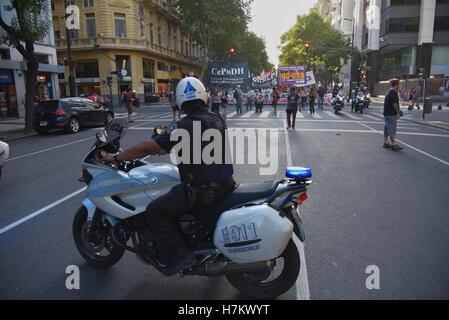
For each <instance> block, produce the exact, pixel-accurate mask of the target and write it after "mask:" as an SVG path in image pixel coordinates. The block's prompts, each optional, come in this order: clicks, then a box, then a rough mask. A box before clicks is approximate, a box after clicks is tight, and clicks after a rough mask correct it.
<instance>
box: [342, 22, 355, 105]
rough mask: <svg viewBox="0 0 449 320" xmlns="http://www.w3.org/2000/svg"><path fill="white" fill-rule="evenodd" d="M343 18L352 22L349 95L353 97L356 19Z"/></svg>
mask: <svg viewBox="0 0 449 320" xmlns="http://www.w3.org/2000/svg"><path fill="white" fill-rule="evenodd" d="M343 20H346V21H351V22H352V40H351V66H350V70H349V97H351V94H352V74H353V72H352V69H353V61H354V33H355V26H354V20H352V19H348V18H343Z"/></svg>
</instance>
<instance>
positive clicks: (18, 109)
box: [0, 0, 64, 118]
mask: <svg viewBox="0 0 449 320" xmlns="http://www.w3.org/2000/svg"><path fill="white" fill-rule="evenodd" d="M11 8H12V7H11V1H10V0H0V15H1V16H2V18H3V20H4V21H5V22H6V23H10V22H11V19H12V18H13V17H14V16H15V14H16V13H15V11H14V10H11ZM47 12H48V19H49V20H51V10H50V0H48V11H47ZM1 32H5V31H4V30H3V29H2V28H1V27H0V33H1ZM34 51H35V53H36V56H37V58H38V60H39V62H40V63H39V69H38V76H37V81H38V84H37V91H36V94H37V95H39V98H40V99H43V100H45V99H53V98H59V86H58V73H63V72H64V68H63V67H60V66H58V63H57V58H56V48H55V43H54V38H53V27H52V26H51V25H50V26H49V29H48V32H47V34H46V35H45V36H44V37H43V39H41V40H40V41H38V42H36V43H35V44H34ZM25 72H26V62H25V61H24V59H23V57H22V55H21V54H20V53H19V52H18V51H17V49H15V48H14V47H9V46H7V45H6V44H5V43H0V118H4V117H24V116H25V94H26V90H25Z"/></svg>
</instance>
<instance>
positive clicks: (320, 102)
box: [318, 85, 326, 110]
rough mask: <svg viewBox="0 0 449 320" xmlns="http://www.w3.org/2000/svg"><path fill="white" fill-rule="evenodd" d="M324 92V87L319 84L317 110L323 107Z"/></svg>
mask: <svg viewBox="0 0 449 320" xmlns="http://www.w3.org/2000/svg"><path fill="white" fill-rule="evenodd" d="M325 94H326V88H325V87H324V86H323V85H320V87H319V88H318V110H323V109H324V95H325Z"/></svg>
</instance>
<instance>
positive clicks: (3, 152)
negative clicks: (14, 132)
mask: <svg viewBox="0 0 449 320" xmlns="http://www.w3.org/2000/svg"><path fill="white" fill-rule="evenodd" d="M0 139H1V138H0ZM8 158H9V145H8V144H7V143H6V142H3V141H0V178H1V177H2V168H3V166H4V165H5V163H6V161H7V160H8Z"/></svg>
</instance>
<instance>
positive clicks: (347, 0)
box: [331, 0, 355, 90]
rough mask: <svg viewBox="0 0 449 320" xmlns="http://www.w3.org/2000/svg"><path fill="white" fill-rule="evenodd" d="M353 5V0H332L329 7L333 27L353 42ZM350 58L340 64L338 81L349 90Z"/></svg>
mask: <svg viewBox="0 0 449 320" xmlns="http://www.w3.org/2000/svg"><path fill="white" fill-rule="evenodd" d="M354 5H355V2H354V0H333V1H332V9H331V12H332V20H331V23H332V25H333V27H334V28H335V29H336V30H339V31H341V32H342V33H343V34H344V35H345V36H346V37H347V39H348V41H349V42H350V43H353V41H354V38H355V37H354V32H355V17H354ZM352 60H353V59H352V58H351V59H349V61H348V63H347V64H345V65H343V66H342V68H341V70H340V74H339V82H340V83H343V85H344V87H345V89H346V90H349V87H350V81H351V78H352V79H354V72H353V71H352V70H351V65H352Z"/></svg>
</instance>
